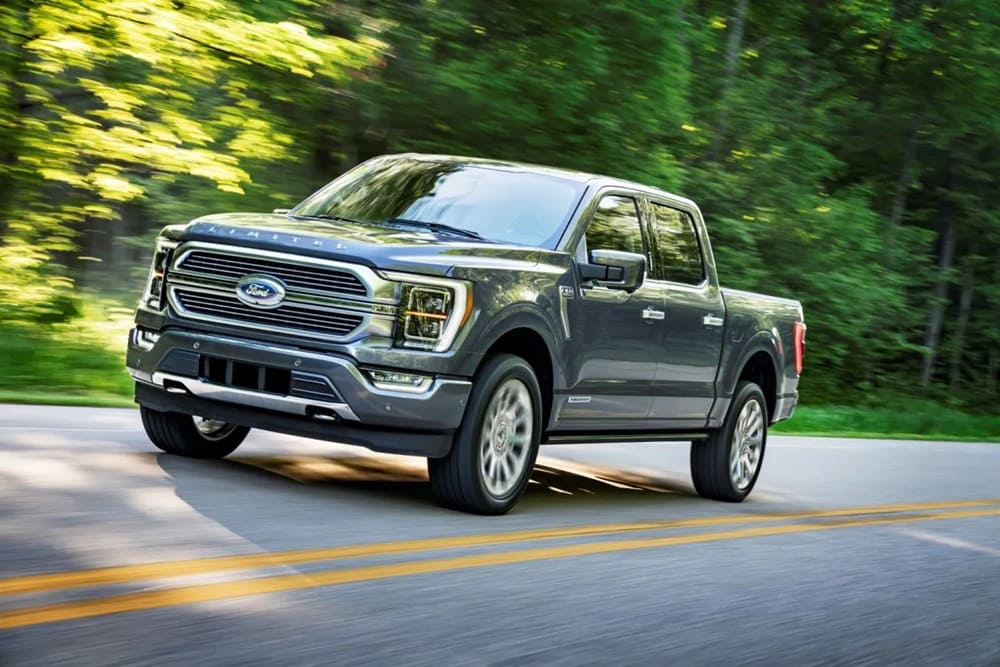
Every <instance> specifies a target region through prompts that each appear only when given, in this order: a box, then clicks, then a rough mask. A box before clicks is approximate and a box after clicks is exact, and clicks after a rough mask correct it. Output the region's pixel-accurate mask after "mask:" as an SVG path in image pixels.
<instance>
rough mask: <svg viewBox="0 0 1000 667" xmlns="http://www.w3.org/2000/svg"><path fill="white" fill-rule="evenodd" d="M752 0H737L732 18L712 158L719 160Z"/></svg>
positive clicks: (723, 144) (724, 141)
mask: <svg viewBox="0 0 1000 667" xmlns="http://www.w3.org/2000/svg"><path fill="white" fill-rule="evenodd" d="M749 4H750V0H736V6H735V7H734V8H733V14H732V16H731V17H730V19H729V21H730V26H729V38H728V39H727V40H726V56H725V65H726V69H725V75H724V76H723V79H722V89H721V90H720V91H719V119H718V122H717V123H716V124H715V133H714V136H713V137H712V150H711V157H712V159H713V160H718V159H719V158H720V157H721V155H722V149H723V147H724V146H725V144H726V129H727V126H728V124H729V101H728V100H729V91H730V90H731V89H732V87H733V81H734V80H735V79H736V68H737V66H738V65H739V62H740V46H742V44H743V28H744V27H745V26H746V21H747V6H748V5H749Z"/></svg>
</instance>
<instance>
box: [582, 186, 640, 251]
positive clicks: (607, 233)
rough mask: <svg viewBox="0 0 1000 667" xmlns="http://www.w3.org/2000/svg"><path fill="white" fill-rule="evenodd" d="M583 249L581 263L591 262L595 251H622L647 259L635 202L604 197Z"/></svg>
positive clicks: (609, 196) (595, 213)
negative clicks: (592, 251)
mask: <svg viewBox="0 0 1000 667" xmlns="http://www.w3.org/2000/svg"><path fill="white" fill-rule="evenodd" d="M580 245H581V247H580V249H579V251H578V259H579V260H580V261H583V262H589V261H590V251H591V250H620V251H622V252H634V253H636V254H638V255H645V254H646V253H645V250H644V248H643V244H642V226H641V224H640V223H639V210H638V208H636V204H635V200H634V199H632V198H631V197H624V196H622V195H605V196H604V197H602V198H601V201H600V202H598V204H597V209H596V210H595V211H594V215H593V217H592V218H591V219H590V223H589V224H588V225H587V232H586V234H585V235H584V238H583V243H581V244H580Z"/></svg>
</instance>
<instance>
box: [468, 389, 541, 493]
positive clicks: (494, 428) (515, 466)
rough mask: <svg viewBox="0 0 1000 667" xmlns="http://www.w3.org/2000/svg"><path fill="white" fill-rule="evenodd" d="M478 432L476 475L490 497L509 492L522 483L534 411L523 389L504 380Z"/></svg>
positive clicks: (529, 397)
mask: <svg viewBox="0 0 1000 667" xmlns="http://www.w3.org/2000/svg"><path fill="white" fill-rule="evenodd" d="M485 413H486V417H485V418H484V419H483V427H482V429H481V430H480V474H481V476H482V480H483V483H484V485H485V487H486V490H487V491H488V492H489V493H490V494H491V495H493V496H494V497H498V498H499V497H503V496H505V495H507V494H508V493H510V492H511V491H513V490H514V489H515V488H516V487H517V484H518V483H519V482H520V481H521V480H522V477H523V476H524V473H525V465H526V462H527V460H528V451H529V449H530V446H531V438H532V427H533V422H534V418H533V416H534V409H533V406H532V402H531V394H530V393H529V392H528V387H527V385H525V384H524V382H522V381H521V380H518V379H515V378H510V379H508V380H505V381H504V382H503V383H502V384H501V385H500V387H499V388H497V390H496V392H494V394H493V397H492V398H491V399H490V402H489V405H488V406H487V409H486V411H485Z"/></svg>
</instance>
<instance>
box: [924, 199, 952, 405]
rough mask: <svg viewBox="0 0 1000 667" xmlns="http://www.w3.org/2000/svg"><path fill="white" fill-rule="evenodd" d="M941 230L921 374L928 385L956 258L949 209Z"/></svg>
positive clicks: (935, 358)
mask: <svg viewBox="0 0 1000 667" xmlns="http://www.w3.org/2000/svg"><path fill="white" fill-rule="evenodd" d="M945 215H946V218H945V222H944V229H943V230H942V232H941V238H942V243H941V259H940V261H939V263H938V275H937V281H936V283H935V285H934V301H933V303H932V304H931V317H930V321H929V322H928V324H927V336H926V338H925V340H924V345H925V346H926V347H927V353H926V356H925V357H924V368H923V372H922V373H921V376H920V384H921V385H922V386H923V387H925V388H926V387H927V386H929V385H930V383H931V378H933V377H934V365H935V364H936V362H937V353H938V344H939V343H940V341H941V323H942V321H943V319H944V307H945V305H946V300H947V298H948V274H949V273H950V272H951V267H952V263H953V262H954V260H955V235H956V231H957V230H956V225H955V219H954V214H953V213H952V212H951V211H950V210H948V211H947V212H946V213H945Z"/></svg>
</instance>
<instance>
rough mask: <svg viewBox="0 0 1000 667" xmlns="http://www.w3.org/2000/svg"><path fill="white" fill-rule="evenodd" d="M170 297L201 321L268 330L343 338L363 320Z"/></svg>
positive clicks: (179, 291) (181, 293)
mask: <svg viewBox="0 0 1000 667" xmlns="http://www.w3.org/2000/svg"><path fill="white" fill-rule="evenodd" d="M173 290H174V291H173V293H174V295H175V297H176V298H177V301H178V302H179V305H180V307H181V308H182V309H183V310H184V311H186V312H187V313H193V314H195V315H201V316H203V317H211V318H220V319H224V320H227V321H235V322H236V323H247V324H260V325H264V326H266V327H269V328H273V327H282V328H284V329H290V330H296V331H303V332H309V333H313V334H328V335H333V336H344V335H347V334H349V333H351V332H352V331H354V330H355V329H357V328H358V327H359V326H361V323H362V322H363V321H364V316H362V315H357V314H353V313H347V312H342V311H332V310H316V309H313V308H303V307H301V306H296V305H292V304H289V303H285V304H282V305H281V306H278V307H277V308H273V309H271V310H261V309H259V308H254V307H252V306H248V305H246V304H244V303H243V302H242V301H240V300H239V299H238V298H236V295H235V293H234V294H232V295H229V294H222V293H212V294H209V293H205V292H196V291H192V290H186V289H184V288H182V287H174V288H173Z"/></svg>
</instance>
